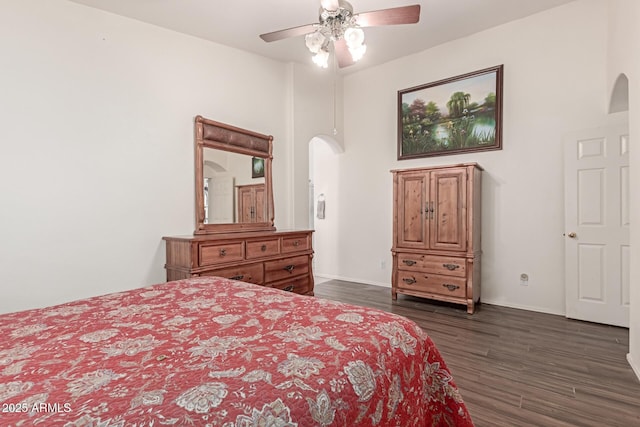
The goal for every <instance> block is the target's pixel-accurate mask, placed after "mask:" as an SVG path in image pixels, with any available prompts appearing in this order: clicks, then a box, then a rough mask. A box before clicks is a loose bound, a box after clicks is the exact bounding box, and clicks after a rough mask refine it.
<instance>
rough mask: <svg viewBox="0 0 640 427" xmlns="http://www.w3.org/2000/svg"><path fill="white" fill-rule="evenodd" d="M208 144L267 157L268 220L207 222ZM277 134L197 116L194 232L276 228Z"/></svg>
mask: <svg viewBox="0 0 640 427" xmlns="http://www.w3.org/2000/svg"><path fill="white" fill-rule="evenodd" d="M204 148H214V149H217V150H223V151H229V152H233V153H239V154H247V155H249V156H253V157H261V158H263V159H264V184H265V199H266V201H265V203H266V210H267V212H266V218H267V222H255V223H226V224H205V223H204V185H203V183H204V171H203V167H204V166H203V161H204V153H203V149H204ZM272 150H273V136H271V135H263V134H260V133H257V132H253V131H250V130H246V129H241V128H238V127H235V126H231V125H228V124H225V123H220V122H216V121H214V120H209V119H205V118H204V117H202V116H196V119H195V184H196V230H195V231H194V232H193V234H195V235H197V234H217V233H233V232H242V231H269V230H275V229H276V228H275V226H274V225H273V224H274V223H273V220H274V209H273V187H272V177H271V162H272V160H273V154H272Z"/></svg>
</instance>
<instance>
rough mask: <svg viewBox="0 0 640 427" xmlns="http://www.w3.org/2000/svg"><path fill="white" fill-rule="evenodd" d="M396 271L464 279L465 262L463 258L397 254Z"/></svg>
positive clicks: (465, 273) (465, 272)
mask: <svg viewBox="0 0 640 427" xmlns="http://www.w3.org/2000/svg"><path fill="white" fill-rule="evenodd" d="M398 269H400V270H409V271H425V272H428V273H433V274H442V275H446V276H458V277H466V275H467V262H466V259H465V258H456V257H447V256H438V255H420V254H408V253H399V254H398Z"/></svg>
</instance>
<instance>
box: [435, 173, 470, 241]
mask: <svg viewBox="0 0 640 427" xmlns="http://www.w3.org/2000/svg"><path fill="white" fill-rule="evenodd" d="M430 193H431V197H430V200H429V223H430V236H429V237H430V238H429V246H430V248H431V249H443V250H455V251H464V250H466V249H467V170H466V169H465V168H453V169H444V170H434V171H432V172H431V192H430Z"/></svg>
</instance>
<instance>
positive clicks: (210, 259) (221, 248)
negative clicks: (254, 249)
mask: <svg viewBox="0 0 640 427" xmlns="http://www.w3.org/2000/svg"><path fill="white" fill-rule="evenodd" d="M243 249H244V242H230V243H226V244H219V245H200V247H199V252H200V253H199V260H200V266H202V267H204V266H207V265H216V264H223V263H226V262H233V261H242V260H243V259H244V250H243Z"/></svg>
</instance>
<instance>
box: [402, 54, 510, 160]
mask: <svg viewBox="0 0 640 427" xmlns="http://www.w3.org/2000/svg"><path fill="white" fill-rule="evenodd" d="M502 71H503V66H502V65H498V66H496V67H492V68H487V69H484V70H479V71H474V72H471V73H467V74H463V75H460V76H456V77H451V78H448V79H444V80H439V81H437V82H433V83H427V84H425V85H421V86H416V87H412V88H409V89H404V90H400V91H398V160H403V159H412V158H417V157H430V156H443V155H449V154H460V153H467V152H473V151H484V150H500V149H502Z"/></svg>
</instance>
